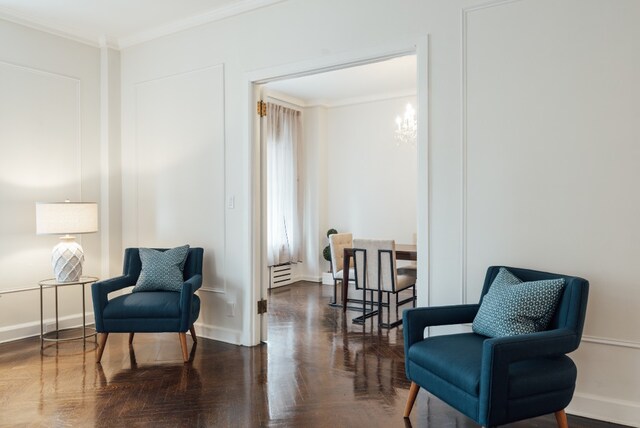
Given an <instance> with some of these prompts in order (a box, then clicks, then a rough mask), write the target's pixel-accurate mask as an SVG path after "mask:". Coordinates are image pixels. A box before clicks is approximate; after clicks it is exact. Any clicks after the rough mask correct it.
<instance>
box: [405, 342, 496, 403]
mask: <svg viewBox="0 0 640 428" xmlns="http://www.w3.org/2000/svg"><path fill="white" fill-rule="evenodd" d="M485 340H486V337H484V336H480V335H478V334H475V333H462V334H449V335H446V336H434V337H429V338H427V339H424V340H422V341H420V342H418V343H415V344H414V345H413V346H411V348H409V355H408V359H409V360H410V361H412V362H414V363H415V364H417V365H419V366H420V367H422V368H424V369H425V370H427V371H429V372H431V373H433V374H434V375H436V376H438V377H439V378H441V379H443V380H444V381H446V382H448V383H450V384H453V385H455V386H457V387H458V388H460V389H462V390H463V391H465V392H467V393H469V394H471V395H473V396H476V397H477V396H478V394H479V392H478V391H479V385H480V367H481V365H482V344H483V343H484V341H485Z"/></svg>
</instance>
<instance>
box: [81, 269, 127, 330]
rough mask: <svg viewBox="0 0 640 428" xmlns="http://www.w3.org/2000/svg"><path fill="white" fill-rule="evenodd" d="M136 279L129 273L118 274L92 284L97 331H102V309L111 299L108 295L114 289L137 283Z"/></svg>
mask: <svg viewBox="0 0 640 428" xmlns="http://www.w3.org/2000/svg"><path fill="white" fill-rule="evenodd" d="M135 283H136V281H135V279H134V278H133V277H131V276H129V275H123V276H118V277H115V278H111V279H106V280H104V281H98V282H96V283H94V284H92V285H91V299H92V301H93V315H94V317H95V320H96V331H98V332H101V331H102V330H103V328H102V311H103V310H104V308H105V306H107V302H108V301H109V299H108V295H109V293H112V292H114V291H118V290H121V289H123V288H126V287H130V286H132V285H135Z"/></svg>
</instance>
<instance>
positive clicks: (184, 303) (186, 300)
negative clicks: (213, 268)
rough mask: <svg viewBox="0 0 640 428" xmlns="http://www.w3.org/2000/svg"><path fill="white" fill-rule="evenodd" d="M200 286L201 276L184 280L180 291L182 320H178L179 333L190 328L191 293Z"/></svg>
mask: <svg viewBox="0 0 640 428" xmlns="http://www.w3.org/2000/svg"><path fill="white" fill-rule="evenodd" d="M201 285H202V275H200V274H197V275H193V276H192V277H191V278H189V279H188V280H186V281H185V282H184V284H183V285H182V290H181V291H180V310H181V315H182V319H181V320H180V331H187V330H189V327H191V302H192V300H193V293H195V292H196V290H197V289H198V288H200V286H201Z"/></svg>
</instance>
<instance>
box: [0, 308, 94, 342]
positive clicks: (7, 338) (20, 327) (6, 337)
mask: <svg viewBox="0 0 640 428" xmlns="http://www.w3.org/2000/svg"><path fill="white" fill-rule="evenodd" d="M86 323H87V324H93V312H91V313H87V315H86ZM55 324H56V320H55V318H46V319H45V320H44V332H45V333H46V332H49V331H53V330H54V329H55ZM58 325H59V327H60V328H61V329H63V328H74V327H82V314H73V315H67V316H64V317H60V318H58ZM33 336H40V320H38V321H31V322H27V323H23V324H14V325H9V326H5V327H1V328H0V343H4V342H11V341H14V340H20V339H25V338H27V337H33Z"/></svg>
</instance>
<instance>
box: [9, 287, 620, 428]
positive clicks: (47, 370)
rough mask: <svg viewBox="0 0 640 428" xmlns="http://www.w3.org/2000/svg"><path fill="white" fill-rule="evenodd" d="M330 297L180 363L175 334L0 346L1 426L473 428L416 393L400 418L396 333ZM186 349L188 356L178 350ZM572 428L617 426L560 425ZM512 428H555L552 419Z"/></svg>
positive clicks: (273, 310) (402, 393) (281, 310)
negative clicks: (101, 347)
mask: <svg viewBox="0 0 640 428" xmlns="http://www.w3.org/2000/svg"><path fill="white" fill-rule="evenodd" d="M331 288H332V287H329V286H321V285H318V284H316V283H305V282H303V283H298V284H295V285H292V286H288V287H284V288H281V289H277V290H274V291H273V292H272V293H271V296H270V302H269V321H270V328H269V339H268V344H265V345H261V346H257V347H252V348H247V347H241V346H234V345H229V344H225V343H221V342H216V341H212V340H207V339H200V340H199V341H198V344H197V346H194V347H193V348H192V351H191V355H192V359H191V362H190V363H189V364H183V363H182V357H181V351H180V343H179V341H178V337H177V335H175V334H164V335H163V334H138V335H136V336H135V340H134V344H133V346H132V347H130V346H129V344H128V336H127V335H126V334H121V335H118V334H112V335H110V336H109V341H108V344H107V348H106V350H105V353H104V356H103V358H102V364H95V362H94V359H95V348H94V344H93V343H89V344H87V349H86V350H84V349H83V348H82V343H81V342H69V343H63V344H60V345H57V346H56V345H50V346H48V347H47V348H46V349H45V350H44V352H43V353H42V354H41V353H40V349H39V341H38V339H37V338H30V339H25V340H21V341H16V342H11V343H7V344H2V345H0V406H1V407H0V408H1V409H2V411H1V412H0V426H2V427H16V426H71V427H76V426H77V427H85V426H97V427H125V426H126V427H146V426H153V427H408V426H409V427H410V426H415V427H438V428H439V427H459V428H466V427H477V425H476V424H474V423H473V422H471V421H470V420H469V419H468V418H466V417H464V416H462V415H460V414H459V413H457V412H456V411H454V410H452V409H451V408H450V407H448V406H447V405H445V404H443V403H442V402H441V401H440V400H438V399H436V398H434V397H431V396H429V395H428V394H426V393H425V392H424V391H421V392H420V394H419V395H418V400H417V402H416V407H415V408H414V411H413V414H412V417H411V421H405V420H403V418H402V411H403V407H404V403H405V400H406V397H407V393H408V388H409V383H408V382H407V380H406V378H405V376H404V357H403V348H402V328H399V329H393V330H390V331H386V330H385V331H382V332H381V333H378V330H377V328H374V327H373V322H372V321H371V320H370V321H369V322H368V323H367V324H366V325H364V326H360V325H354V324H352V323H351V318H352V317H353V316H355V313H353V312H347V314H346V317H344V316H343V313H342V311H341V310H340V309H338V308H331V307H329V306H328V305H327V302H328V301H329V294H330V289H331ZM188 341H189V342H188V343H189V346H192V345H193V342H191V340H190V339H188ZM569 424H570V426H571V427H583V428H601V427H614V426H616V425H612V424H607V423H603V422H598V421H592V420H588V419H583V418H576V417H571V416H570V417H569ZM510 426H511V427H519V428H531V427H549V428H551V427H555V426H556V425H555V419H554V418H553V417H542V418H536V419H532V420H529V421H525V422H519V423H516V424H512V425H510Z"/></svg>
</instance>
